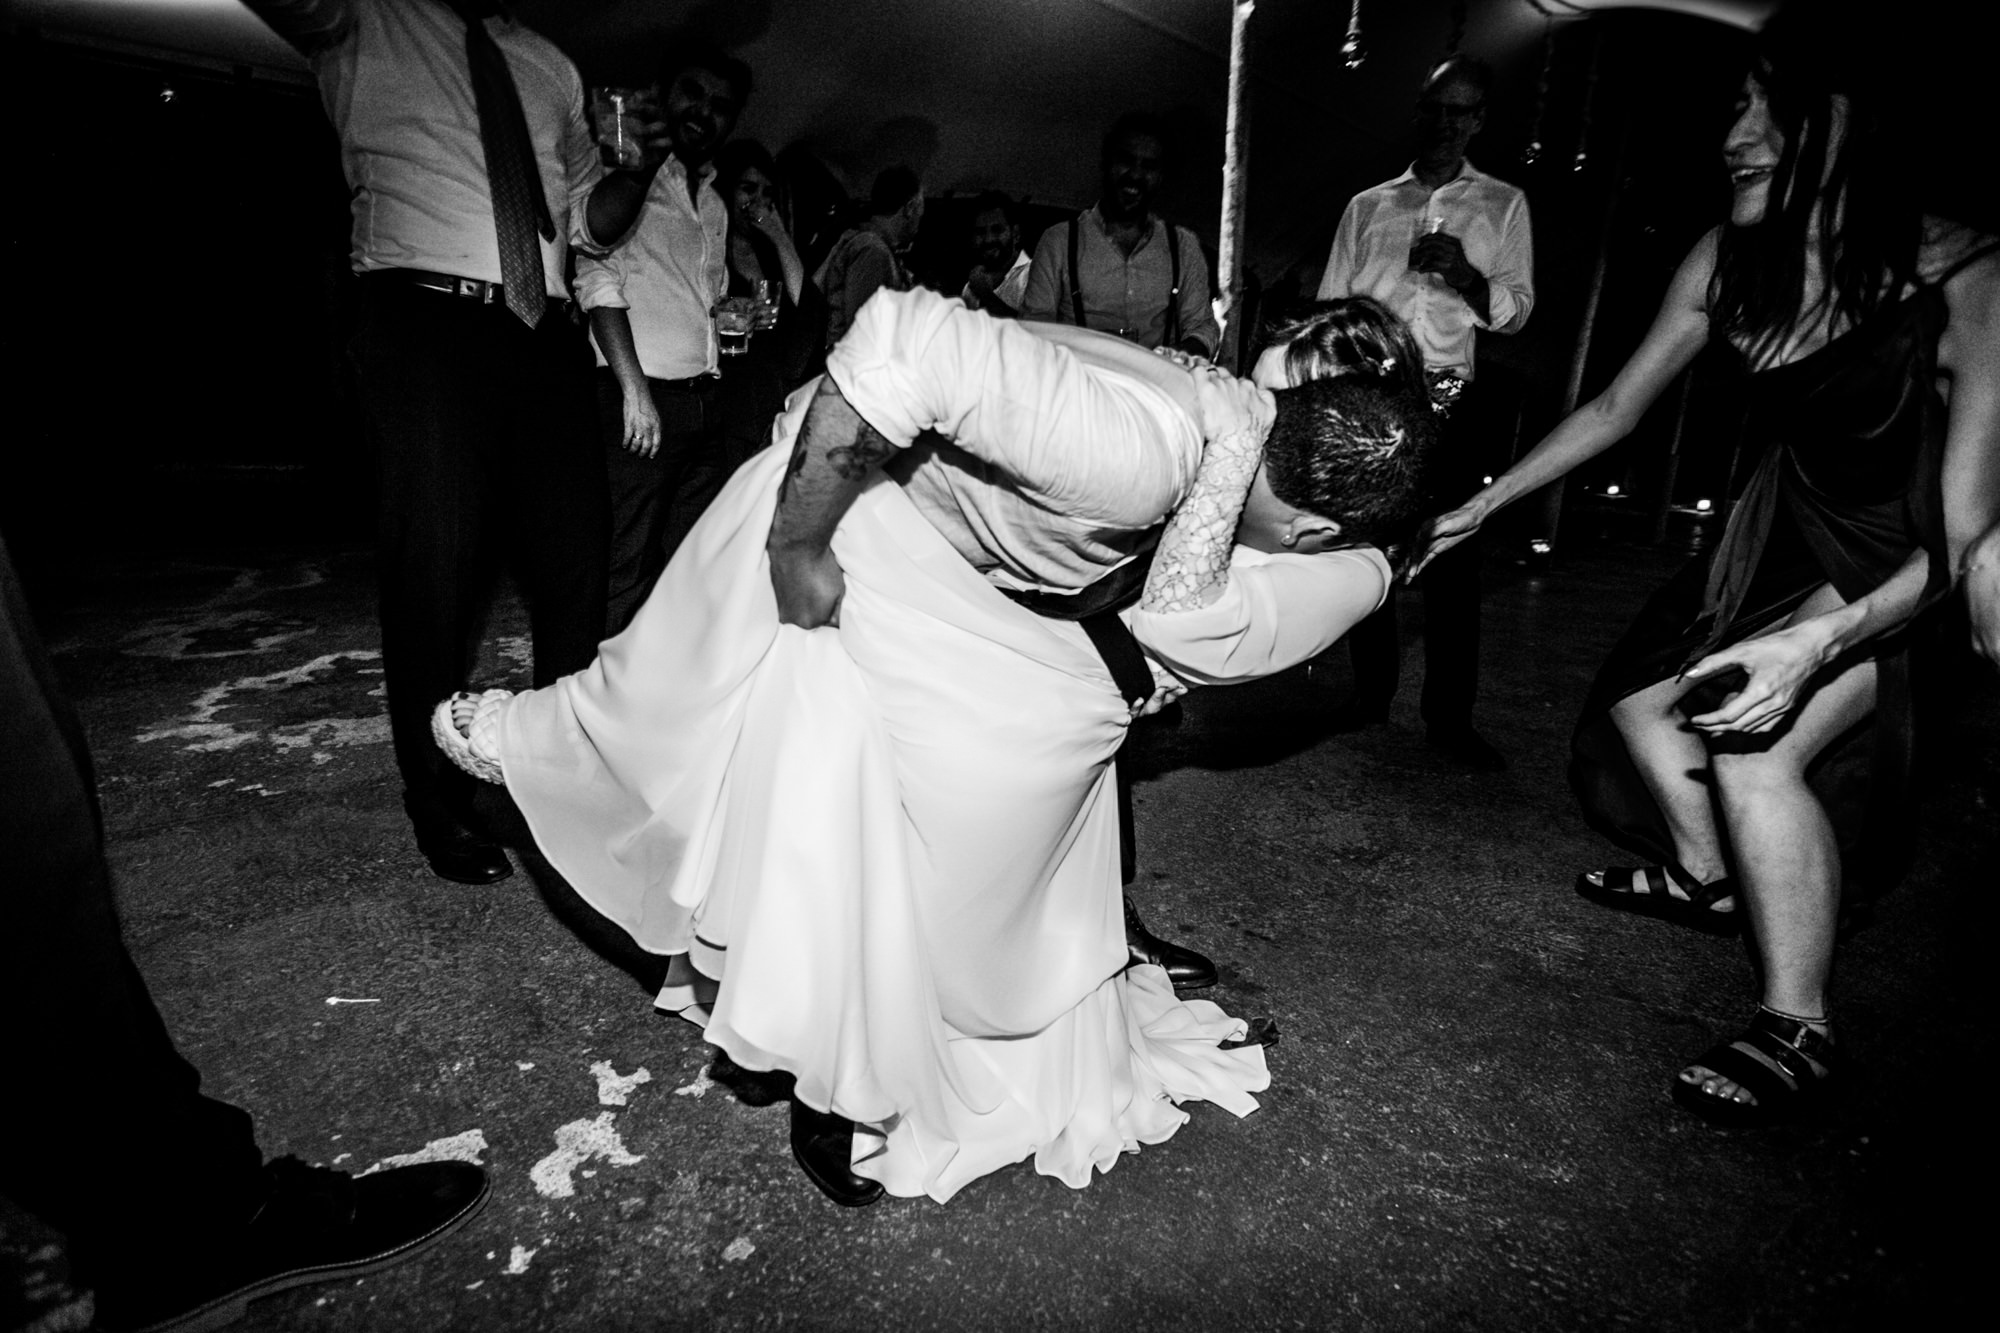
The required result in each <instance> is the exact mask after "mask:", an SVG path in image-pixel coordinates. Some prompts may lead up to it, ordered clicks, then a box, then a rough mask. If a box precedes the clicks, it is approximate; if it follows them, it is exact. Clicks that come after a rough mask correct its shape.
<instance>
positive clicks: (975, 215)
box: [959, 190, 1034, 319]
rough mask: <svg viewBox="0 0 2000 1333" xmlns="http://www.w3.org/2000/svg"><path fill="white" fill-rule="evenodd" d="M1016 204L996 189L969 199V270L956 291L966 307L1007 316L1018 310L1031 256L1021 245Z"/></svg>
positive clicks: (1018, 209)
mask: <svg viewBox="0 0 2000 1333" xmlns="http://www.w3.org/2000/svg"><path fill="white" fill-rule="evenodd" d="M1019 212H1020V207H1019V205H1017V204H1016V203H1015V202H1014V201H1013V200H1012V199H1011V198H1009V197H1008V196H1006V195H1004V194H1002V193H1000V191H998V190H988V191H987V192H986V193H984V194H982V195H980V196H979V197H978V198H977V199H974V200H973V201H972V233H971V237H972V271H971V272H970V273H968V274H966V276H965V290H964V291H962V292H961V293H959V295H960V296H961V297H963V298H964V301H965V304H966V308H967V309H970V310H984V311H985V312H986V313H987V314H989V315H998V316H999V317H1000V318H1002V319H1011V318H1013V317H1014V316H1015V315H1018V314H1020V313H1021V302H1022V299H1023V298H1024V297H1025V296H1026V294H1027V290H1028V269H1029V268H1030V267H1031V266H1032V264H1033V262H1034V261H1033V258H1032V257H1031V256H1030V255H1029V254H1028V252H1027V251H1025V250H1023V249H1022V248H1021V224H1020V219H1019V217H1018V214H1019Z"/></svg>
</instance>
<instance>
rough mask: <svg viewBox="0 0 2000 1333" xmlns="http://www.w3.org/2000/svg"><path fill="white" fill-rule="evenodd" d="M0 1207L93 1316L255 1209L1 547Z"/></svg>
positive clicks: (239, 1126) (247, 1178)
mask: <svg viewBox="0 0 2000 1333" xmlns="http://www.w3.org/2000/svg"><path fill="white" fill-rule="evenodd" d="M0 1034H4V1036H0V1086H4V1091H0V1194H5V1195H6V1196H7V1197H8V1198H9V1199H11V1200H12V1201H13V1202H15V1203H17V1204H19V1205H21V1206H22V1207H24V1208H26V1209H28V1210H29V1211H30V1212H32V1213H34V1214H36V1215H37V1216H39V1217H40V1218H41V1219H42V1220H43V1221H45V1222H47V1223H48V1224H49V1225H51V1226H53V1227H55V1228H57V1229H58V1230H60V1231H62V1232H63V1233H65V1234H66V1235H67V1236H68V1237H69V1239H70V1245H71V1255H70V1258H71V1263H72V1265H73V1266H74V1269H75V1277H76V1281H77V1283H78V1285H79V1286H92V1287H95V1288H97V1290H98V1293H99V1302H100V1304H99V1308H100V1311H105V1310H107V1309H108V1310H110V1311H112V1312H114V1313H115V1312H116V1311H118V1310H120V1309H121V1308H122V1309H126V1310H130V1309H133V1308H136V1307H139V1306H142V1305H143V1304H145V1303H146V1302H147V1301H149V1300H151V1301H157V1300H160V1299H161V1298H162V1297H163V1296H165V1295H166V1294H167V1293H171V1292H172V1291H174V1290H175V1288H176V1287H177V1286H180V1285H185V1284H187V1283H188V1282H190V1281H192V1280H195V1279H196V1278H198V1277H201V1276H205V1275H206V1274H207V1272H208V1271H210V1270H211V1269H212V1266H213V1265H214V1264H215V1262H216V1261H217V1257H218V1255H217V1251H218V1249H219V1248H221V1247H219V1246H218V1240H219V1239H224V1240H226V1238H228V1237H230V1236H231V1234H232V1233H240V1231H241V1228H242V1227H243V1225H244V1224H245V1223H246V1222H247V1221H248V1220H249V1218H250V1216H251V1215H252V1213H254V1212H255V1211H256V1209H257V1207H258V1206H259V1205H260V1204H261V1203H262V1201H263V1197H264V1194H263V1174H262V1168H263V1161H264V1158H263V1154H262V1153H261V1152H259V1151H258V1148H257V1142H256V1139H255V1137H254V1135H253V1133H252V1130H251V1122H250V1117H249V1115H247V1114H246V1113H244V1112H243V1111H241V1110H239V1109H237V1108H236V1107H234V1106H230V1105H228V1104H226V1103H223V1102H219V1101H215V1100H214V1099H212V1098H209V1097H204V1096H202V1095H201V1075H200V1074H199V1073H197V1072H196V1070H195V1068H194V1066H193V1065H190V1064H189V1063H188V1062H187V1061H186V1060H184V1059H182V1058H181V1056H180V1054H179V1053H178V1052H177V1051H176V1050H175V1049H174V1044H173V1040H172V1038H170V1037H169V1036H168V1035H167V1030H166V1026H165V1025H164V1024H163V1023H162V1022H161V1021H160V1015H159V1012H158V1011H157V1010H156V1009H155V1008H154V1007H153V1000H152V997H151V995H149V994H148V993H147V990H146V983H145V981H144V980H143V979H142V978H141V977H140V975H139V972H138V969H137V968H136V967H134V966H133V964H132V959H131V956H130V955H129V954H127V953H126V951H125V942H124V939H123V937H122V936H121V935H120V932H119V927H118V917H117V913H116V910H115V908H114V906H113V903H112V896H111V877H110V871H109V869H108V868H107V866H106V865H105V860H104V841H103V828H102V824H101V821H100V819H99V815H98V808H97V791H96V783H95V779H94V777H93V774H92V770H91V763H90V752H89V750H88V749H87V748H86V747H85V744H84V737H83V729H82V727H81V726H80V725H79V724H78V722H77V718H76V715H75V713H74V712H73V711H71V709H70V707H69V704H68V703H67V702H66V701H65V700H64V699H63V698H62V696H61V695H60V693H59V692H58V691H57V689H56V686H55V679H54V674H53V672H52V670H51V668H50V665H49V661H48V658H47V656H46V654H45V653H44V652H43V651H42V646H41V643H40V640H39V639H38V637H37V636H36V634H35V630H34V626H33V623H32V622H31V621H30V619H29V617H28V610H27V606H26V604H25V602H24V601H23V599H22V596H21V591H20V587H19V585H18V583H17V582H16V580H15V577H14V569H13V566H12V564H11V563H10V562H9V560H8V557H7V552H6V548H5V547H4V546H0Z"/></svg>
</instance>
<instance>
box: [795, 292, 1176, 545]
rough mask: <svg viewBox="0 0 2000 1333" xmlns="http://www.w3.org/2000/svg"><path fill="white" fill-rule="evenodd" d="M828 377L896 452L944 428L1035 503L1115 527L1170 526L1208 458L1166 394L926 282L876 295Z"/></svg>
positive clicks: (833, 358)
mask: <svg viewBox="0 0 2000 1333" xmlns="http://www.w3.org/2000/svg"><path fill="white" fill-rule="evenodd" d="M1082 336H1083V337H1084V338H1085V339H1090V338H1096V337H1100V336H1102V337H1104V338H1105V339H1106V340H1107V341H1109V342H1111V343H1113V344H1114V348H1115V350H1113V351H1112V352H1109V353H1107V355H1111V356H1119V357H1123V356H1139V355H1144V354H1143V353H1134V352H1131V351H1130V350H1129V349H1128V348H1127V347H1126V345H1124V344H1120V343H1117V340H1115V339H1110V338H1109V337H1108V335H1094V334H1085V335H1082ZM827 374H828V375H830V376H831V377H832V379H833V381H834V383H835V384H837V385H838V386H839V387H840V391H841V393H842V394H843V395H844V396H845V397H846V398H847V400H848V402H849V403H851V404H852V405H853V406H854V409H855V411H857V412H859V413H860V414H861V416H862V417H863V419H865V420H866V421H867V422H868V424H869V425H871V426H873V427H874V428H875V429H876V430H878V431H880V432H881V433H882V434H883V436H884V437H885V438H887V439H888V440H889V442H890V443H892V444H894V445H896V446H897V447H899V448H906V447H908V446H909V445H910V444H911V443H912V442H913V441H915V439H916V438H917V436H918V435H919V434H921V433H923V432H924V431H935V432H937V433H938V434H939V435H942V436H943V437H945V439H946V440H948V441H950V442H951V443H952V444H954V445H956V446H957V447H958V448H959V449H962V450H964V451H965V452H966V453H968V454H970V455H972V456H973V457H974V458H976V459H978V460H980V461H981V462H983V463H986V464H990V465H991V466H992V467H993V468H994V469H995V470H997V471H998V472H999V473H1001V474H1002V475H1003V476H1004V477H1005V478H1006V479H1007V480H1008V481H1009V482H1011V483H1012V484H1013V487H1014V488H1016V489H1017V490H1018V491H1020V492H1021V493H1023V494H1025V495H1027V496H1029V497H1032V498H1033V499H1034V500H1035V502H1036V503H1039V504H1042V505H1046V506H1048V507H1049V508H1051V509H1054V510H1056V511H1058V512H1060V513H1062V514H1063V515H1065V516H1066V517H1067V518H1069V519H1072V520H1076V521H1078V522H1081V523H1084V524H1087V525H1094V526H1097V527H1101V528H1104V529H1107V530H1118V531H1129V530H1133V529H1137V528H1143V527H1148V526H1150V525H1152V524H1153V523H1156V522H1158V521H1159V520H1160V519H1161V518H1162V517H1163V516H1164V515H1165V513H1166V511H1167V509H1168V508H1170V507H1171V506H1172V505H1173V504H1174V503H1177V502H1178V499H1179V497H1180V496H1181V495H1183V494H1185V493H1186V490H1187V487H1188V485H1189V484H1190V482H1191V480H1192V478H1193V474H1194V468H1195V467H1196V465H1197V464H1198V463H1199V461H1200V457H1201V433H1200V430H1199V427H1198V425H1197V423H1196V422H1195V421H1194V419H1193V418H1192V417H1191V416H1190V415H1189V414H1188V413H1187V412H1185V411H1184V410H1182V409H1181V408H1180V407H1178V406H1177V405H1175V404H1174V403H1173V402H1172V401H1171V400H1170V399H1169V398H1168V397H1167V395H1166V394H1165V393H1163V392H1161V391H1160V390H1158V389H1155V388H1153V387H1152V386H1150V385H1147V384H1144V383H1141V382H1140V381H1139V380H1137V379H1135V378H1134V377H1133V376H1131V375H1127V374H1123V373H1120V372H1118V371H1116V370H1112V369H1106V368H1105V367H1104V366H1101V365H1095V364H1091V362H1090V360H1089V359H1088V351H1087V349H1084V350H1078V349H1073V348H1072V347H1071V346H1068V345H1065V344H1062V343H1058V342H1052V341H1050V340H1049V339H1047V338H1044V337H1041V336H1039V335H1037V334H1036V333H1034V332H1032V331H1031V330H1030V329H1028V328H1025V327H1023V326H1022V325H1020V324H1019V323H1017V322H1015V321H1012V320H1001V319H995V318H993V317H992V316H990V315H987V314H985V313H983V312H981V311H976V310H967V309H966V308H965V306H964V305H963V304H962V303H960V302H958V301H956V300H953V299H952V298H950V297H946V296H942V295H940V294H938V293H936V292H932V291H928V290H925V289H922V288H919V289H916V290H913V291H908V292H887V291H883V292H877V293H876V294H875V295H874V296H872V297H870V298H869V300H868V303H867V304H866V305H864V306H863V307H862V308H861V313H860V314H859V315H858V316H857V317H856V319H855V321H854V325H853V327H852V328H851V329H849V330H848V333H847V335H846V336H845V337H844V338H842V339H841V341H840V343H839V344H838V345H836V346H835V348H834V349H833V351H832V353H831V354H830V355H829V356H828V358H827Z"/></svg>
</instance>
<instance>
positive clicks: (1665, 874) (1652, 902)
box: [1576, 866, 1743, 935]
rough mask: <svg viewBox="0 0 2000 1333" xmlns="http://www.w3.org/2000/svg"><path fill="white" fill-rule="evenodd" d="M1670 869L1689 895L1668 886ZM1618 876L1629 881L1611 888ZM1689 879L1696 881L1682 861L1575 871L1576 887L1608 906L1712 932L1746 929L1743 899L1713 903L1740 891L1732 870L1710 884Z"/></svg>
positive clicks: (1732, 931) (1585, 894)
mask: <svg viewBox="0 0 2000 1333" xmlns="http://www.w3.org/2000/svg"><path fill="white" fill-rule="evenodd" d="M1593 873H1594V874H1596V875H1598V876H1601V880H1594V879H1592V878H1591V876H1592V874H1593ZM1670 875H1671V877H1672V879H1673V881H1674V882H1677V883H1679V884H1680V886H1681V887H1682V888H1683V889H1687V892H1688V896H1687V897H1685V898H1677V897H1675V896H1674V893H1673V890H1672V889H1671V888H1669V887H1668V882H1669V876H1670ZM1620 876H1623V877H1624V881H1625V884H1626V886H1627V887H1625V888H1623V889H1614V888H1612V887H1611V886H1612V885H1613V884H1615V883H1617V882H1618V878H1619V877H1620ZM1691 884H1694V876H1693V875H1690V874H1688V873H1687V872H1686V871H1684V870H1682V869H1681V868H1680V867H1679V866H1639V867H1637V868H1628V867H1626V866H1612V867H1610V868H1609V869H1605V870H1599V871H1595V872H1592V871H1585V872H1584V873H1583V874H1581V875H1578V876H1577V877H1576V891H1577V892H1578V893H1580V894H1582V895H1583V896H1584V897H1586V898H1588V899H1590V901H1592V902H1594V903H1597V904H1599V905H1601V906H1604V907H1609V908H1613V909H1615V910H1617V911H1620V912H1636V913H1638V914H1639V915H1640V916H1651V917H1658V918H1659V919H1660V920H1662V921H1671V922H1673V923H1674V924H1675V925H1677V926H1687V927H1689V928H1690V929H1693V930H1700V931H1706V932H1707V933H1708V934H1710V935H1735V934H1738V933H1739V932H1741V931H1742V929H1743V909H1742V905H1741V904H1740V903H1739V904H1738V905H1737V907H1736V908H1734V909H1733V910H1731V911H1727V912H1720V911H1717V910H1716V907H1715V904H1717V903H1719V902H1721V901H1722V900H1723V899H1725V898H1734V897H1736V896H1737V895H1736V880H1735V877H1734V876H1730V875H1724V876H1723V877H1722V878H1721V879H1718V880H1716V881H1715V882H1714V883H1712V884H1695V885H1694V887H1693V888H1691V889H1690V888H1688V886H1689V885H1691Z"/></svg>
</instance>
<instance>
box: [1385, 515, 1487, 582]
mask: <svg viewBox="0 0 2000 1333" xmlns="http://www.w3.org/2000/svg"><path fill="white" fill-rule="evenodd" d="M1484 522H1486V511H1485V510H1484V509H1483V508H1481V507H1480V506H1478V505H1475V504H1462V505H1460V506H1459V507H1458V508H1456V509H1454V510H1451V511H1450V512H1449V513H1443V514H1439V515H1438V516H1437V517H1436V518H1434V519H1431V520H1430V521H1429V522H1427V523H1425V524H1424V525H1423V526H1422V527H1420V528H1418V529H1417V536H1416V539H1415V540H1414V541H1413V542H1411V544H1410V561H1409V566H1408V567H1407V568H1406V569H1405V570H1404V571H1403V582H1404V583H1409V582H1411V581H1412V580H1414V579H1415V578H1416V577H1417V575H1419V574H1421V573H1423V572H1424V566H1426V565H1428V564H1430V562H1431V561H1433V560H1435V559H1437V558H1438V557H1439V556H1441V555H1443V554H1444V553H1445V552H1446V551H1449V550H1450V549H1451V548H1452V547H1454V546H1456V545H1458V544H1459V543H1460V542H1462V541H1464V540H1465V539H1466V538H1467V537H1470V536H1471V535H1472V534H1473V533H1475V532H1477V531H1479V528H1480V525H1481V524H1483V523H1484Z"/></svg>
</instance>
